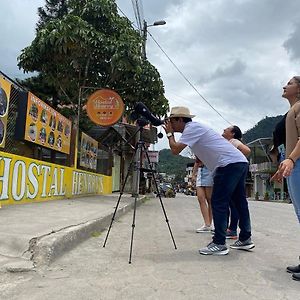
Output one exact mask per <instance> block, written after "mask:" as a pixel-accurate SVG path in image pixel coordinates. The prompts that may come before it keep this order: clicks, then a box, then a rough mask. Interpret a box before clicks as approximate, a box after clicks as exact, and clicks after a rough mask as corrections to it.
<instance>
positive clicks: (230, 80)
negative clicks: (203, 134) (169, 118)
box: [0, 0, 300, 150]
mask: <svg viewBox="0 0 300 300" xmlns="http://www.w3.org/2000/svg"><path fill="white" fill-rule="evenodd" d="M140 2H142V8H143V9H142V12H143V16H144V18H145V20H146V21H147V23H148V24H151V23H153V22H154V21H157V20H162V19H163V20H165V21H166V22H167V24H166V25H164V26H157V27H149V28H148V31H149V32H150V33H151V34H152V35H153V37H154V38H155V40H156V41H157V42H158V43H159V45H160V46H161V47H162V49H163V50H164V51H165V52H166V53H167V55H168V56H169V57H170V58H171V60H172V61H173V62H174V63H175V64H176V66H177V67H178V68H179V70H180V71H181V72H182V73H183V74H184V75H185V76H186V77H187V78H188V79H189V81H190V82H191V83H192V84H193V85H194V86H195V88H196V89H197V90H198V91H199V93H200V94H201V95H202V96H203V97H204V98H205V99H206V100H207V101H208V102H209V103H210V104H211V105H212V106H213V107H215V109H216V110H217V111H218V112H219V113H220V114H221V115H222V116H223V118H224V119H225V120H227V121H229V122H230V123H231V124H236V125H238V126H240V128H241V129H242V131H246V130H248V129H250V128H251V127H253V126H254V125H255V124H256V123H257V122H258V121H259V120H261V119H262V118H264V117H265V116H276V115H279V114H283V113H285V112H286V111H287V110H288V104H287V101H286V100H284V99H282V98H281V94H282V86H283V85H284V84H285V83H286V82H287V81H288V80H289V78H290V77H292V76H293V75H296V74H298V75H299V74H300V61H299V59H300V26H299V25H300V24H299V20H300V6H299V3H298V1H295V0H285V1H283V0H230V1H229V0H202V1H199V0H163V1H161V0H151V1H150V0H143V1H140ZM0 3H1V5H0V36H1V45H0V70H1V71H3V72H5V73H6V74H7V75H9V76H10V77H13V78H14V77H20V76H22V72H21V71H19V70H18V68H17V66H16V64H17V61H16V58H17V56H18V55H19V54H20V50H21V49H22V48H24V47H26V46H27V45H29V44H30V42H31V41H32V39H33V38H34V28H35V24H36V22H37V7H38V6H42V5H43V4H44V0H1V1H0ZM117 4H118V6H119V7H120V9H121V10H122V11H123V13H125V15H126V16H128V18H129V19H130V20H131V21H132V22H133V23H135V24H136V21H135V18H134V13H133V7H132V1H131V0H117ZM120 14H122V13H121V12H120ZM147 57H148V59H149V61H150V62H151V63H152V64H153V65H154V66H155V67H156V68H157V69H158V71H159V72H160V74H161V77H162V79H163V81H164V85H165V91H166V97H167V98H168V99H169V102H170V106H171V107H172V106H178V105H179V106H182V105H184V106H188V107H189V108H190V110H191V112H192V113H193V114H196V115H197V116H196V118H195V120H196V121H200V122H203V123H205V124H207V125H209V126H211V127H212V128H213V129H215V130H216V131H218V132H220V133H221V132H222V131H223V129H224V128H226V127H227V126H229V125H228V123H227V122H226V121H225V120H224V119H223V118H222V117H220V116H219V115H218V114H217V113H216V112H215V111H214V110H212V108H211V107H209V105H208V104H207V103H205V101H204V100H203V99H202V98H201V97H200V96H199V95H198V94H197V92H196V91H195V90H194V89H193V88H192V87H191V86H190V85H189V84H188V83H187V82H186V81H185V80H184V78H183V77H182V76H181V75H180V73H179V72H178V71H177V70H176V69H175V68H174V66H173V65H172V64H171V62H170V61H169V60H168V59H167V57H166V56H165V54H164V53H163V52H162V51H161V49H160V48H159V47H158V46H157V45H156V44H155V43H154V42H153V40H152V38H151V36H149V35H148V40H147ZM161 148H167V141H166V138H165V137H164V138H163V139H162V140H160V141H159V143H158V144H157V145H156V149H157V150H159V149H161Z"/></svg>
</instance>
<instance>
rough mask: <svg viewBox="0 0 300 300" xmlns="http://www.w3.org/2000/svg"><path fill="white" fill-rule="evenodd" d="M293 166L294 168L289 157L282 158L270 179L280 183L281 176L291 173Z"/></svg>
mask: <svg viewBox="0 0 300 300" xmlns="http://www.w3.org/2000/svg"><path fill="white" fill-rule="evenodd" d="M293 168H294V163H293V161H292V160H291V159H285V160H283V161H282V162H281V163H280V165H279V167H278V170H277V172H276V173H275V174H274V175H273V176H272V178H271V180H274V181H277V182H280V183H281V182H282V179H283V177H288V176H290V175H291V173H292V170H293Z"/></svg>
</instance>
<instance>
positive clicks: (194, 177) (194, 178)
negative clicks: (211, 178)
mask: <svg viewBox="0 0 300 300" xmlns="http://www.w3.org/2000/svg"><path fill="white" fill-rule="evenodd" d="M192 183H193V184H195V183H196V176H195V175H193V176H192Z"/></svg>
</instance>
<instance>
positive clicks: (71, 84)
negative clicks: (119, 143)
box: [18, 0, 168, 116]
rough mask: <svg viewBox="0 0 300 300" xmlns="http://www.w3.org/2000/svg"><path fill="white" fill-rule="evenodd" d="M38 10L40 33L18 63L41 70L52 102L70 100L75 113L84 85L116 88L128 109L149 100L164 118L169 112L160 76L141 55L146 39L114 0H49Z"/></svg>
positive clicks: (68, 101) (24, 66)
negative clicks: (133, 26)
mask: <svg viewBox="0 0 300 300" xmlns="http://www.w3.org/2000/svg"><path fill="white" fill-rule="evenodd" d="M38 12H39V16H40V20H39V22H38V24H37V28H36V37H35V39H34V40H33V41H32V43H31V45H30V46H28V47H26V48H25V49H23V50H22V52H21V55H20V56H19V64H18V65H19V67H20V68H23V69H24V71H25V72H33V71H37V72H39V74H40V78H39V80H41V81H40V82H39V84H38V85H37V89H39V88H40V87H41V86H42V85H43V84H44V85H45V83H46V85H47V86H48V88H49V89H48V90H49V95H48V97H47V100H49V101H53V100H55V101H54V102H55V104H59V103H60V104H64V105H68V104H70V106H71V110H70V113H74V112H76V109H74V108H75V107H76V105H77V103H78V97H79V90H80V87H85V86H89V87H95V89H99V88H111V89H114V90H115V91H116V92H117V93H119V94H120V96H121V97H122V99H123V100H124V102H125V106H126V109H127V110H131V109H132V107H133V106H134V104H135V102H137V101H143V102H144V103H145V104H146V105H147V106H148V107H149V109H150V110H151V111H152V112H153V113H155V114H157V115H158V116H163V115H165V114H166V112H167V110H168V101H167V99H166V98H165V97H164V87H163V83H162V80H161V78H160V75H159V73H158V71H157V70H156V69H155V67H154V66H152V65H151V64H150V63H149V62H148V61H144V60H143V59H142V58H141V45H142V39H141V37H140V35H139V34H138V32H137V31H136V30H134V29H133V28H132V26H131V24H130V22H129V20H128V19H127V18H124V17H121V16H120V15H119V14H118V12H117V6H116V3H115V1H114V0H81V1H77V0H46V5H45V8H39V10H38ZM42 82H44V83H43V84H42ZM25 84H34V79H32V80H31V82H30V80H28V81H27V82H26V81H25ZM34 91H35V89H33V92H34ZM89 91H90V92H92V90H89ZM86 97H87V94H86V93H84V94H83V101H82V106H83V105H84V104H85V100H86Z"/></svg>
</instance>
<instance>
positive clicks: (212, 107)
mask: <svg viewBox="0 0 300 300" xmlns="http://www.w3.org/2000/svg"><path fill="white" fill-rule="evenodd" d="M117 7H118V5H117ZM118 9H119V10H120V12H121V13H122V14H123V15H124V17H126V18H127V19H128V20H130V19H129V18H128V17H127V16H126V14H125V13H124V12H123V11H122V10H121V9H120V8H119V7H118ZM132 25H133V26H134V27H136V26H135V25H134V24H132ZM146 30H147V29H146ZM147 34H149V35H150V37H151V38H152V40H153V41H154V43H155V44H156V45H157V46H158V48H159V49H160V50H161V51H162V53H163V54H164V55H165V56H166V58H167V59H168V60H169V61H170V63H171V64H172V65H173V67H174V68H175V69H176V70H177V71H178V73H179V74H180V75H181V76H182V77H183V78H184V80H185V81H186V82H187V83H188V84H189V85H190V86H191V87H192V89H193V90H194V91H195V92H196V93H197V94H198V95H199V96H200V97H201V98H202V100H203V101H205V103H206V104H207V105H208V106H209V107H210V108H211V109H212V110H213V111H215V112H216V113H217V114H218V115H219V116H220V117H221V118H222V119H223V120H224V121H225V122H226V123H228V124H229V125H232V123H231V122H229V121H228V120H227V119H226V118H225V117H223V115H222V114H221V113H220V112H219V111H218V110H217V109H216V108H214V106H213V105H211V104H210V103H209V102H208V100H207V99H206V98H205V97H204V96H202V95H201V94H200V92H199V91H198V90H197V88H196V87H195V86H194V85H193V84H192V83H191V81H190V80H189V79H188V78H187V77H186V76H185V75H184V73H183V72H182V71H181V70H180V69H179V68H178V67H177V65H176V64H175V63H174V62H173V60H172V59H171V58H170V56H169V55H168V54H167V53H166V51H165V50H164V49H163V48H162V46H161V45H160V44H159V43H158V42H157V41H156V39H155V38H154V37H153V35H152V34H151V32H149V31H148V30H147Z"/></svg>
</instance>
